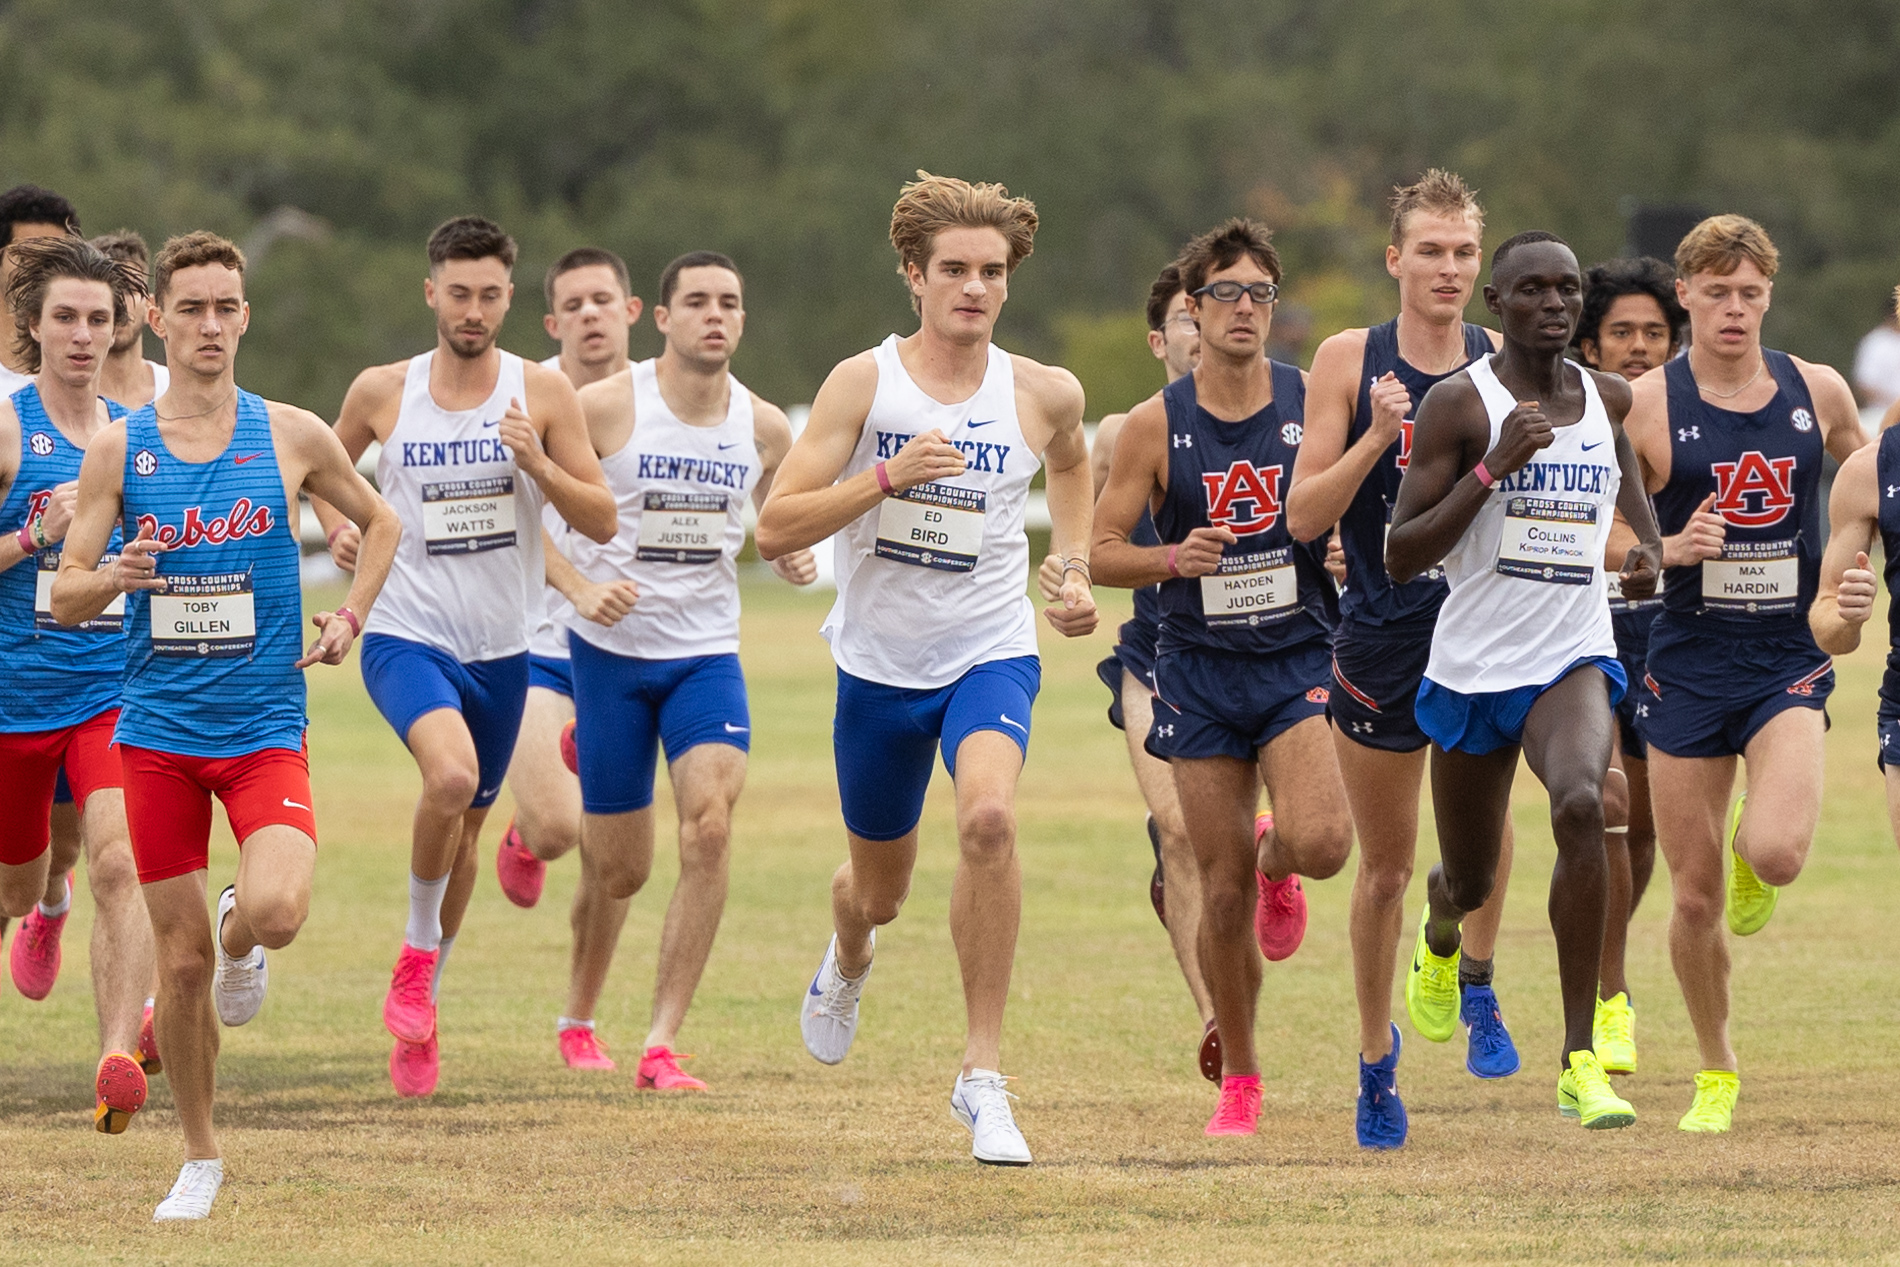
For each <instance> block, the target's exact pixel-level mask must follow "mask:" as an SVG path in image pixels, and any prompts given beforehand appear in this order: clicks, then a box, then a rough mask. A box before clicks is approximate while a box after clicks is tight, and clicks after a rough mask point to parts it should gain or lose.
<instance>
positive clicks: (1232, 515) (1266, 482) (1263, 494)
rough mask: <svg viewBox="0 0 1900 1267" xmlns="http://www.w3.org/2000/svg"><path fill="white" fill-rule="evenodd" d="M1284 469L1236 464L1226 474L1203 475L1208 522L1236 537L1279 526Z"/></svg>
mask: <svg viewBox="0 0 1900 1267" xmlns="http://www.w3.org/2000/svg"><path fill="white" fill-rule="evenodd" d="M1284 470H1285V468H1284V467H1279V466H1255V465H1254V464H1253V463H1251V462H1235V463H1234V464H1233V465H1232V466H1229V467H1228V468H1227V469H1226V470H1225V471H1206V472H1203V473H1202V475H1201V483H1202V485H1204V486H1205V487H1206V489H1207V519H1208V522H1209V523H1211V524H1213V525H1214V526H1215V527H1216V528H1225V529H1227V530H1228V531H1229V532H1232V533H1233V534H1234V535H1235V536H1237V537H1246V536H1251V535H1252V534H1254V533H1256V532H1265V531H1266V530H1267V529H1269V528H1271V527H1273V525H1275V524H1277V523H1279V522H1280V476H1281V474H1282V472H1283V471H1284Z"/></svg>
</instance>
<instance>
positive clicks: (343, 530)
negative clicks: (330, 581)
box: [310, 365, 407, 572]
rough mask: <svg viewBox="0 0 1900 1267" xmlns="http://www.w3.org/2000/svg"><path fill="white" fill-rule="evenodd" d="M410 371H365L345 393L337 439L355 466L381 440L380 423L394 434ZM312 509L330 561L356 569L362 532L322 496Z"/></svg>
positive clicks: (387, 367)
mask: <svg viewBox="0 0 1900 1267" xmlns="http://www.w3.org/2000/svg"><path fill="white" fill-rule="evenodd" d="M406 373H407V371H406V369H404V368H403V367H402V366H396V365H378V366H374V367H372V368H370V369H366V370H364V371H363V372H362V373H361V374H358V375H357V376H356V380H355V381H354V382H352V383H351V384H350V390H349V391H348V392H347V393H345V394H344V397H343V408H342V409H341V410H340V411H339V412H338V413H337V416H336V438H337V440H338V441H340V442H341V443H342V445H343V451H344V453H346V454H347V455H348V456H349V459H350V464H351V465H352V466H354V465H355V464H356V463H357V462H360V461H362V459H363V454H364V453H365V452H367V451H368V449H369V443H370V441H371V440H374V439H376V438H377V434H378V433H377V430H376V424H377V422H378V421H379V420H385V422H386V425H387V426H388V428H389V429H390V430H391V431H393V430H394V428H395V425H396V421H395V420H396V414H397V412H398V411H399V410H400V407H401V404H402V385H403V381H404V377H405V375H406ZM310 509H311V512H312V513H314V514H315V515H316V517H317V523H318V524H319V525H320V526H321V527H322V528H323V540H324V543H325V544H326V545H328V546H329V547H330V558H331V560H332V561H334V562H335V563H336V565H337V566H338V567H339V568H342V569H343V570H344V571H345V572H353V571H355V570H356V547H357V544H358V543H359V542H360V541H361V540H362V532H361V530H359V529H358V528H357V526H356V525H355V524H353V523H351V522H350V520H349V517H348V516H347V515H345V514H344V513H343V512H342V511H340V510H338V509H337V508H336V507H334V506H332V505H330V503H328V502H326V501H324V500H323V499H322V498H321V497H312V498H311V499H310Z"/></svg>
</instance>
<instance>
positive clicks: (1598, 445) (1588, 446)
mask: <svg viewBox="0 0 1900 1267" xmlns="http://www.w3.org/2000/svg"><path fill="white" fill-rule="evenodd" d="M1605 443H1606V441H1603V440H1598V441H1597V442H1596V443H1595V444H1586V445H1584V446H1583V451H1584V452H1585V453H1588V452H1589V451H1590V450H1592V449H1599V448H1602V447H1603V445H1604V444H1605Z"/></svg>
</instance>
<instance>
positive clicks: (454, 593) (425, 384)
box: [363, 351, 546, 664]
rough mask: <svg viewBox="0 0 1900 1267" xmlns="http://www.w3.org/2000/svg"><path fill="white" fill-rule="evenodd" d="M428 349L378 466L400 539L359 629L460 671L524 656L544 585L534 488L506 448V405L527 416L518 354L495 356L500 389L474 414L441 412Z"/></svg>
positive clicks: (415, 361) (416, 361) (414, 365)
mask: <svg viewBox="0 0 1900 1267" xmlns="http://www.w3.org/2000/svg"><path fill="white" fill-rule="evenodd" d="M435 355H436V354H435V353H434V352H432V351H431V352H424V353H423V354H422V355H421V356H417V357H413V358H411V359H410V361H409V372H408V374H407V376H406V377H405V378H404V380H403V388H402V409H401V412H400V413H398V414H397V415H396V427H395V430H393V431H391V432H390V433H389V439H388V441H387V442H386V443H385V444H384V445H383V451H382V455H381V456H380V457H379V458H377V460H376V479H377V483H378V484H379V485H380V486H381V491H382V494H383V499H384V500H385V501H387V502H388V503H389V504H390V505H391V506H393V507H395V510H396V515H397V517H398V518H400V519H401V520H402V540H401V542H399V543H398V544H397V546H396V561H395V565H394V566H393V567H391V568H390V570H389V580H388V581H387V582H385V583H384V585H383V592H382V595H381V596H380V597H379V598H378V599H377V600H376V606H375V607H373V608H371V609H370V614H369V620H368V621H366V622H365V623H364V629H363V632H364V633H379V634H390V635H392V636H394V637H397V638H408V639H410V640H412V641H415V642H420V643H425V644H427V645H428V646H431V647H435V648H437V649H438V650H441V651H446V652H448V653H449V654H450V655H452V656H454V657H455V658H456V659H457V660H460V661H462V662H463V663H464V664H472V663H475V662H477V661H480V660H499V659H501V658H503V657H504V656H511V655H518V654H520V653H521V652H523V651H526V650H527V649H528V630H529V629H530V627H531V626H532V625H533V623H534V622H535V621H536V620H537V619H538V618H539V616H540V613H541V610H542V605H541V591H542V589H543V588H545V585H546V577H545V575H544V573H543V571H542V558H541V506H542V501H543V499H542V496H541V489H540V486H539V485H537V484H536V483H535V482H534V481H533V480H532V479H530V478H528V477H527V476H526V475H523V474H522V473H521V472H520V471H519V470H518V469H517V468H516V467H515V463H514V459H513V458H512V457H510V456H509V454H508V450H507V449H506V448H504V447H503V446H502V443H501V429H500V423H501V419H502V416H503V415H504V414H506V413H507V412H508V402H509V401H510V400H518V401H520V402H521V403H522V406H523V407H524V408H525V407H526V406H527V401H528V388H527V380H526V376H525V374H524V371H523V369H522V364H521V358H520V357H518V356H516V355H514V354H513V353H511V352H503V353H501V372H500V374H498V375H497V376H496V379H495V390H494V391H493V392H492V393H490V394H489V397H488V399H487V400H486V401H484V402H483V403H482V404H480V405H478V406H476V407H475V408H474V409H463V410H455V411H451V410H447V409H444V408H442V406H440V405H438V404H436V402H435V397H434V396H433V395H431V394H430V392H429V366H430V365H431V364H432V363H433V361H434V360H435Z"/></svg>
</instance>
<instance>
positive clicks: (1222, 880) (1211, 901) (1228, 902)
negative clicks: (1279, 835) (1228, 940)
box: [1201, 868, 1259, 934]
mask: <svg viewBox="0 0 1900 1267" xmlns="http://www.w3.org/2000/svg"><path fill="white" fill-rule="evenodd" d="M1251 869H1252V868H1249V870H1251ZM1248 879H1249V882H1246V883H1243V882H1242V881H1241V879H1240V878H1239V877H1236V876H1234V875H1230V874H1228V872H1227V871H1226V870H1225V869H1223V870H1218V871H1203V872H1202V873H1201V922H1202V923H1203V924H1206V925H1208V926H1209V927H1211V928H1213V929H1214V930H1215V931H1216V932H1217V933H1227V934H1233V933H1234V931H1235V930H1236V929H1239V930H1247V929H1251V928H1252V927H1253V912H1254V905H1255V903H1256V902H1257V900H1258V897H1259V891H1258V889H1257V888H1256V887H1255V886H1254V884H1253V883H1251V882H1250V881H1251V877H1249V878H1248Z"/></svg>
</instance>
